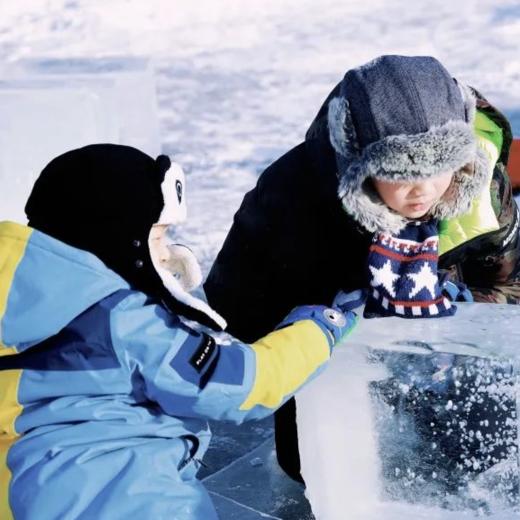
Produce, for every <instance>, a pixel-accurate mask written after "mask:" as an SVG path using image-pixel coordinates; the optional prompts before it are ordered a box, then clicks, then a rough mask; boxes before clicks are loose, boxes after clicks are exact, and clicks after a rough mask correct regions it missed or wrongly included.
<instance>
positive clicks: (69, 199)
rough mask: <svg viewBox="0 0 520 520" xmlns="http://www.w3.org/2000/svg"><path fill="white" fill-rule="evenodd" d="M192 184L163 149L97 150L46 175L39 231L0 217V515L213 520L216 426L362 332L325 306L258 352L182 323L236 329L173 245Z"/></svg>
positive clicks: (264, 410)
mask: <svg viewBox="0 0 520 520" xmlns="http://www.w3.org/2000/svg"><path fill="white" fill-rule="evenodd" d="M184 188H185V187H184V175H183V173H182V170H181V169H180V167H179V166H178V165H175V164H173V165H171V164H170V160H169V159H168V157H166V156H159V157H158V158H157V159H156V160H154V159H152V158H151V157H149V156H147V155H146V154H144V153H142V152H140V151H138V150H136V149H134V148H130V147H126V146H120V145H91V146H87V147H85V148H81V149H79V150H73V151H71V152H67V153H66V154H64V155H61V156H60V157H58V158H56V159H54V160H53V161H52V162H51V163H50V164H49V165H48V166H47V167H46V168H45V169H44V170H43V172H42V173H41V175H40V177H39V178H38V180H37V182H36V184H35V186H34V188H33V191H32V193H31V196H30V198H29V201H28V203H27V206H26V213H27V216H28V218H29V225H28V226H24V225H21V224H16V223H13V222H3V223H0V323H1V328H0V387H1V396H2V397H1V399H0V440H1V442H0V517H1V518H3V519H4V518H5V519H7V518H13V519H16V520H23V519H34V518H45V519H46V520H53V519H55V520H58V519H62V518H68V519H71V520H72V519H80V518H81V519H87V518H92V519H93V518H96V519H102V518H106V519H115V518H121V519H123V518H124V519H127V518H143V519H145V518H146V519H152V518H157V519H160V518H163V519H166V518H172V519H173V518H175V519H176V520H200V519H204V520H212V519H214V520H216V519H217V515H216V512H215V510H214V508H213V505H212V503H211V500H210V497H209V495H208V493H207V492H206V491H205V490H204V488H203V486H202V484H201V483H200V482H199V481H198V480H197V479H196V473H197V470H198V468H199V464H200V460H201V458H202V457H203V455H204V452H205V451H206V449H207V447H208V443H209V440H210V436H211V433H210V431H209V428H208V423H207V420H208V419H215V420H220V419H222V420H230V421H234V422H236V423H240V422H242V421H245V420H248V419H255V418H261V417H265V416H267V415H268V414H270V413H272V412H273V411H274V410H275V409H276V408H277V407H278V406H280V404H282V403H283V402H285V401H286V400H287V399H288V398H289V397H290V396H291V395H292V394H293V393H294V392H295V391H296V390H297V388H299V387H300V386H301V385H303V384H304V383H305V382H306V381H307V380H309V379H311V378H313V377H315V376H316V375H317V374H318V373H319V372H320V371H321V370H322V369H323V367H324V365H325V363H326V361H327V360H328V358H329V356H330V353H331V349H332V347H333V346H334V345H335V344H336V343H337V342H338V341H339V340H340V338H341V337H342V336H343V335H344V334H345V333H346V332H348V331H349V330H350V329H351V328H352V327H353V325H354V316H353V314H352V313H348V312H347V313H343V312H342V311H341V310H340V309H331V308H328V307H324V306H307V307H299V308H297V309H295V310H293V311H292V312H291V313H289V314H288V316H287V317H286V319H283V320H282V319H281V320H280V322H281V323H280V324H279V325H278V326H277V327H276V329H277V330H275V331H274V332H271V334H269V335H268V336H266V337H264V338H262V339H260V340H259V341H258V342H255V343H254V344H252V345H248V344H244V343H240V342H238V341H237V342H234V343H232V344H231V345H230V346H221V345H219V344H218V343H217V342H216V341H215V339H214V338H213V337H212V336H211V335H209V334H207V333H204V332H199V331H198V330H194V329H193V328H192V327H190V326H188V325H186V324H185V323H184V322H183V321H182V320H181V318H180V316H181V315H182V316H184V317H186V318H189V319H191V320H196V321H199V323H204V324H206V325H208V326H212V327H213V328H215V329H217V330H219V329H221V328H223V327H224V326H225V322H224V320H223V319H222V318H221V317H220V316H219V315H218V314H217V313H216V312H215V311H213V310H212V309H211V308H210V307H209V306H208V305H207V304H206V303H204V302H203V301H201V300H199V299H197V298H195V297H193V296H192V295H190V294H189V290H191V289H193V288H194V287H195V286H196V285H197V284H198V283H200V281H201V275H200V270H199V269H198V264H197V262H196V260H195V258H194V257H193V254H192V253H191V252H190V251H189V250H188V249H187V248H186V247H184V246H182V245H179V244H172V243H171V241H170V240H168V236H167V229H168V227H169V226H171V225H174V224H177V223H178V222H180V221H182V220H183V219H184V218H185V217H186V207H185V193H184ZM242 304H243V305H247V298H246V299H244V301H243V302H242ZM274 328H275V327H273V329H274ZM278 329H283V330H278ZM288 367H290V370H289V368H288ZM272 374H276V375H277V377H276V378H274V377H272Z"/></svg>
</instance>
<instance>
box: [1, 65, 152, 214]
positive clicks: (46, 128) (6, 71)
mask: <svg viewBox="0 0 520 520" xmlns="http://www.w3.org/2000/svg"><path fill="white" fill-rule="evenodd" d="M1 77H2V80H0V120H1V121H2V125H0V220H4V219H12V220H18V221H21V222H25V216H24V214H23V205H24V202H25V200H26V199H27V196H28V195H29V192H30V189H31V186H32V184H33V183H34V180H35V179H36V177H37V176H38V174H39V172H40V171H41V170H42V168H43V167H44V166H45V165H46V164H47V163H48V162H49V161H50V160H51V159H52V158H53V157H55V156H57V155H59V154H61V153H63V152H65V151H67V150H70V149H73V148H77V147H80V146H84V145H86V144H90V143H96V142H97V143H99V142H111V143H121V144H127V145H131V146H135V147H137V148H140V149H142V150H143V151H145V152H147V153H149V154H151V155H157V154H158V153H159V152H160V137H159V119H158V113H157V95H156V89H155V78H154V72H153V68H152V65H151V63H150V62H149V61H148V60H146V59H144V58H103V59H96V58H88V59H53V60H50V59H49V60H47V59H30V60H29V59H28V60H22V61H19V62H17V63H14V64H11V65H9V66H8V67H4V68H3V70H2V74H1Z"/></svg>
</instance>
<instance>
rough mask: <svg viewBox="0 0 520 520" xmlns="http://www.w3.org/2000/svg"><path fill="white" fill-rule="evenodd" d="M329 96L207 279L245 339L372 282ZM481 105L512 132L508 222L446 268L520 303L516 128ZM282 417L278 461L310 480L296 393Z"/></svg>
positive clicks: (261, 184)
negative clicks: (338, 154)
mask: <svg viewBox="0 0 520 520" xmlns="http://www.w3.org/2000/svg"><path fill="white" fill-rule="evenodd" d="M336 91H337V88H336V89H334V91H333V92H332V93H331V94H330V96H329V98H328V99H330V98H331V97H332V96H333V95H335V92H336ZM328 99H327V100H326V101H325V103H324V106H323V107H322V109H321V110H320V112H319V113H318V116H317V118H316V119H315V121H314V122H313V124H312V126H311V128H310V129H309V131H308V133H307V136H306V140H305V142H303V143H301V144H300V145H298V146H296V147H295V148H293V149H292V150H290V151H289V152H288V153H286V154H285V155H284V156H282V157H281V158H280V159H278V160H277V161H276V162H274V163H273V164H272V165H271V166H269V167H268V168H267V169H266V170H265V171H264V172H263V173H262V175H261V176H260V178H259V180H258V183H257V185H256V187H255V188H254V189H253V190H251V191H250V192H249V193H247V194H246V196H245V197H244V200H243V202H242V205H241V206H240V208H239V210H238V212H237V213H236V215H235V218H234V223H233V226H232V228H231V230H230V232H229V234H228V236H227V238H226V240H225V242H224V245H223V246H222V249H221V251H220V253H219V254H218V256H217V259H216V261H215V263H214V265H213V267H212V269H211V272H210V274H209V277H208V279H207V281H206V283H205V291H206V295H207V298H208V301H209V303H210V305H211V306H212V307H214V308H215V309H216V310H217V311H218V312H219V313H220V314H222V315H223V316H224V317H225V318H226V320H227V321H228V331H229V332H230V333H231V334H233V335H234V336H236V337H238V338H239V339H240V340H242V341H245V342H254V341H256V340H257V339H259V338H260V337H262V336H264V335H266V334H267V333H269V332H270V331H271V330H273V329H274V327H275V326H276V325H277V324H278V323H279V322H280V321H281V320H282V319H283V318H284V317H285V316H286V315H287V314H288V312H289V311H290V310H291V309H292V308H294V307H296V306H298V305H304V304H307V305H308V304H323V305H330V304H331V302H332V300H333V298H334V296H335V295H336V293H337V292H338V290H340V289H343V290H345V291H350V290H354V289H357V288H362V287H366V286H367V285H368V277H367V272H366V270H367V267H366V264H367V256H368V249H369V245H370V243H371V240H372V234H371V233H368V232H367V231H366V230H364V229H363V228H361V227H360V226H359V225H358V224H357V223H356V222H355V221H354V220H353V219H352V218H351V217H350V216H349V215H348V214H347V213H346V212H345V211H344V210H343V209H342V206H341V202H340V200H339V198H338V195H337V189H338V180H337V176H336V171H337V166H336V160H335V154H334V150H333V148H332V147H331V145H330V143H329V140H328V132H327V128H326V117H325V114H326V106H327V102H328ZM477 107H478V109H479V110H483V111H485V113H486V115H488V116H489V117H490V118H491V119H493V121H495V122H496V123H497V124H498V125H499V126H501V127H502V130H503V134H504V144H503V147H502V153H501V156H500V158H499V161H498V163H497V165H496V167H495V171H494V174H493V181H492V185H491V191H492V200H494V201H495V213H496V215H497V218H498V221H499V224H500V229H498V230H497V231H493V232H490V233H486V234H484V235H481V236H479V237H477V238H474V239H472V240H470V241H468V242H466V243H464V244H462V245H460V246H458V247H456V248H455V249H453V250H451V251H449V252H448V253H446V254H445V255H442V256H441V257H440V259H439V267H440V268H441V269H446V270H448V271H449V272H450V276H451V278H452V279H456V280H459V281H463V282H464V283H466V284H467V285H468V286H469V287H470V289H471V291H472V293H473V295H474V297H475V300H476V301H488V302H499V303H520V243H519V239H518V230H517V228H518V210H517V208H516V204H515V202H514V199H513V198H512V194H511V185H510V182H509V178H508V176H507V172H506V171H505V166H504V165H505V164H507V158H508V152H509V147H510V144H511V140H512V136H511V130H510V127H509V123H508V122H507V120H506V119H505V118H504V116H502V115H501V114H500V113H499V112H498V111H497V110H496V109H494V108H493V107H491V106H490V105H489V104H488V103H487V102H486V100H485V99H484V98H482V97H481V96H479V98H478V103H477ZM275 426H276V445H277V455H278V461H279V463H280V465H281V466H282V468H283V469H284V470H285V471H286V472H287V473H288V474H289V475H290V476H291V477H293V478H295V479H297V480H301V477H300V474H299V468H300V465H299V454H298V448H297V436H296V426H295V420H294V399H292V400H291V401H289V402H288V403H287V404H286V405H284V406H283V407H282V408H280V410H278V412H277V413H276V417H275Z"/></svg>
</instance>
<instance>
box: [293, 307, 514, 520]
mask: <svg viewBox="0 0 520 520" xmlns="http://www.w3.org/2000/svg"><path fill="white" fill-rule="evenodd" d="M519 317H520V309H518V308H517V307H516V306H505V305H490V304H473V305H464V304H463V305H460V306H459V310H458V313H457V314H456V315H455V316H454V317H450V318H441V319H435V320H433V319H432V320H417V321H411V320H403V319H399V318H382V319H379V320H377V322H376V321H375V320H361V323H360V326H359V327H358V329H357V330H356V331H355V332H354V333H353V334H352V336H351V337H350V338H349V339H348V340H347V341H346V343H345V345H344V346H342V347H340V348H339V349H337V351H336V352H335V354H334V355H333V358H332V361H331V365H330V367H329V369H328V370H327V371H326V372H325V373H324V374H323V376H322V377H320V378H318V379H317V380H316V381H314V382H313V383H312V384H311V385H309V386H308V387H307V388H305V389H303V391H302V392H301V393H300V394H299V395H298V396H297V416H298V418H297V421H298V434H299V445H300V455H301V459H302V461H301V462H302V474H303V477H304V479H305V481H306V484H307V496H308V498H309V500H310V502H311V505H312V508H313V512H314V514H315V515H316V518H317V519H318V520H335V519H338V520H339V519H341V518H344V515H345V511H349V518H352V519H358V518H359V519H363V520H372V519H374V520H375V519H376V518H385V520H391V519H393V518H396V519H397V518H401V519H402V518H405V519H406V518H410V519H412V518H414V519H415V518H429V519H431V518H435V519H439V520H441V519H442V520H445V519H451V518H457V519H458V518H475V517H479V516H483V515H484V516H486V517H489V518H496V519H499V518H504V519H505V518H507V519H510V518H512V517H514V516H516V515H518V514H520V510H519V504H520V493H519V476H518V473H519V471H518V470H519V467H518V420H517V394H518V363H519V361H520V359H519V357H518V356H520V353H517V352H516V351H517V350H518V346H519V345H520V321H519V320H518V318H519Z"/></svg>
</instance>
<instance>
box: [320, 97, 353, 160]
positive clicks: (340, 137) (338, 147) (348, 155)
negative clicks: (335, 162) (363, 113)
mask: <svg viewBox="0 0 520 520" xmlns="http://www.w3.org/2000/svg"><path fill="white" fill-rule="evenodd" d="M327 122H328V126H329V139H330V142H331V144H332V147H333V148H334V150H335V151H336V153H337V154H339V155H340V156H341V157H342V158H344V159H345V160H346V161H348V162H351V161H352V160H354V159H356V158H358V157H359V155H360V150H359V145H358V140H357V137H356V130H355V128H354V123H353V121H352V115H351V113H350V108H349V106H348V101H347V99H346V98H344V97H335V98H332V99H331V100H330V103H329V111H328V117H327Z"/></svg>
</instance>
